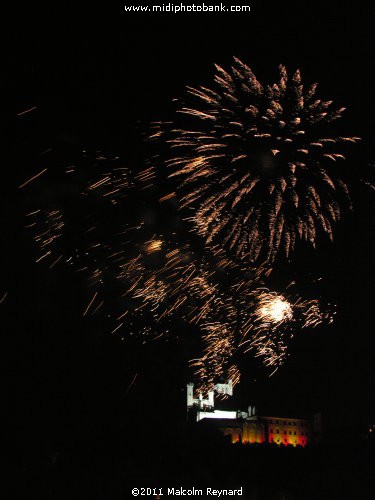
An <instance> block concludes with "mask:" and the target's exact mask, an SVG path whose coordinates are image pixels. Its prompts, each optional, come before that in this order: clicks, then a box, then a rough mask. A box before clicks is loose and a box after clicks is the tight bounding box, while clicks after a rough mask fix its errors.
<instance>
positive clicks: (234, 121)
mask: <svg viewBox="0 0 375 500" xmlns="http://www.w3.org/2000/svg"><path fill="white" fill-rule="evenodd" d="M216 70H217V72H216V75H215V88H214V89H210V88H206V87H200V88H193V87H188V88H187V93H188V97H189V103H188V104H185V105H183V106H182V107H181V108H180V109H179V113H180V115H178V116H181V114H182V115H183V116H184V117H185V119H184V120H183V121H182V125H181V126H176V125H175V128H174V129H173V130H172V131H171V136H170V137H169V139H168V144H169V147H170V151H171V152H172V158H170V159H169V160H168V161H167V165H168V166H169V168H170V169H172V173H171V174H170V177H174V178H176V179H177V180H178V182H179V190H178V193H179V198H180V207H181V208H184V209H190V210H191V211H190V214H191V215H190V217H188V218H189V219H190V221H191V223H192V226H193V228H194V230H195V231H196V232H197V233H198V234H199V235H201V236H203V237H204V239H205V241H206V243H207V244H208V245H211V244H213V243H215V242H220V244H223V245H224V247H225V248H226V249H227V250H229V251H230V252H232V255H235V256H236V258H240V259H242V260H244V259H246V260H247V261H251V262H255V261H257V260H260V259H261V260H263V261H267V262H269V263H272V262H273V261H274V260H275V258H276V256H277V254H278V253H283V254H284V255H286V256H287V257H288V256H289V255H290V253H291V252H292V251H293V249H294V247H295V243H296V241H297V240H298V239H303V240H306V241H308V242H310V243H311V244H312V245H313V246H315V244H316V239H317V234H318V233H319V231H323V232H325V233H326V234H328V236H329V237H330V238H331V239H332V236H333V226H334V224H335V223H336V222H337V221H338V220H339V219H340V217H341V212H342V208H343V206H345V205H346V206H350V197H349V189H348V186H347V184H346V183H345V182H344V180H343V179H342V175H341V173H342V172H340V168H339V163H340V162H342V161H343V160H344V159H345V155H344V150H345V149H346V145H350V143H355V142H357V141H358V140H359V138H358V137H335V136H332V132H330V131H329V129H330V124H331V122H333V121H334V120H336V119H338V118H340V117H341V115H342V113H343V111H344V109H345V108H339V109H336V108H333V106H332V101H323V100H321V99H319V98H318V97H316V87H317V85H316V84H314V85H311V86H310V87H308V88H305V87H304V86H303V85H302V81H301V75H300V72H299V71H298V70H297V71H296V72H295V74H294V75H293V76H292V77H289V76H288V74H287V71H286V69H285V67H284V66H280V68H279V79H278V81H277V82H276V83H274V84H273V85H267V86H263V85H261V84H260V83H259V81H258V80H257V78H256V77H255V75H254V73H253V72H252V70H251V69H250V68H249V67H248V66H246V65H245V64H243V63H242V62H241V61H240V60H239V59H236V58H234V64H233V67H232V68H231V71H229V72H226V71H225V70H224V69H222V68H221V67H220V66H216ZM177 121H178V118H176V122H177ZM186 125H188V127H187V126H186ZM159 129H160V126H159ZM160 135H161V132H160V130H159V132H158V126H157V125H156V126H155V130H154V133H153V136H154V137H160Z"/></svg>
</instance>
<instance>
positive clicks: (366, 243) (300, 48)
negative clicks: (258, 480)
mask: <svg viewBox="0 0 375 500" xmlns="http://www.w3.org/2000/svg"><path fill="white" fill-rule="evenodd" d="M258 3H260V2H258V1H254V2H251V6H252V12H251V13H250V14H234V13H233V14H225V15H224V14H223V15H219V14H217V15H215V14H189V15H188V14H184V15H177V14H167V13H165V14H158V15H156V14H148V15H141V14H138V15H130V14H125V13H123V12H122V7H121V5H120V4H119V6H118V10H116V9H114V8H112V9H110V8H109V7H107V6H106V5H105V4H103V5H102V6H101V10H99V9H98V10H95V9H94V8H91V9H90V10H88V11H87V12H85V13H83V12H77V10H76V8H74V7H73V6H68V7H66V6H64V7H62V6H55V5H54V6H50V7H48V8H47V9H46V10H44V11H37V10H35V9H33V8H32V7H30V8H29V9H30V10H29V11H28V12H26V11H22V13H21V12H20V13H18V14H12V15H10V16H9V19H8V22H7V24H8V27H7V29H6V31H3V32H2V49H3V51H2V53H3V54H2V62H1V83H0V85H1V122H2V136H3V139H5V141H4V146H3V148H2V152H3V160H2V169H1V171H2V182H1V184H0V191H1V200H2V211H1V226H2V230H1V233H0V238H1V247H2V251H3V252H4V253H3V257H2V260H1V262H2V270H1V275H2V276H3V278H2V283H1V287H0V296H2V295H3V293H5V292H6V291H7V292H8V295H7V298H6V300H5V301H4V303H3V304H1V305H0V308H1V309H0V314H1V317H2V328H1V332H2V345H3V348H2V350H1V351H2V363H1V371H2V375H3V379H4V381H5V383H6V385H7V392H6V395H7V396H6V398H5V401H6V414H7V415H8V416H9V422H10V428H11V429H12V433H11V436H12V440H15V441H18V443H19V446H20V449H22V452H21V451H18V452H17V453H20V456H21V457H22V463H23V464H26V463H27V462H28V460H30V458H31V457H35V456H37V457H39V458H38V459H39V460H40V461H41V462H42V461H43V460H44V459H45V460H47V458H45V457H52V456H53V455H54V453H56V452H60V451H61V450H62V449H66V448H67V447H68V448H69V447H70V448H72V449H74V447H75V446H76V444H75V443H76V442H77V440H81V439H84V440H87V441H88V442H93V441H95V440H98V439H99V440H100V439H102V440H103V442H106V443H109V442H110V443H113V442H115V441H116V435H117V434H119V433H121V432H122V431H123V430H124V428H125V429H128V428H134V426H135V423H134V422H136V421H137V418H138V419H141V420H140V421H141V422H143V423H145V422H146V421H147V418H148V417H147V418H146V416H145V413H147V412H149V411H153V416H152V420H153V422H154V425H161V426H162V425H164V424H163V423H165V418H166V417H165V413H164V411H165V410H166V409H168V412H169V415H172V416H170V417H168V418H169V419H170V420H168V425H170V424H171V422H172V421H173V420H172V417H173V419H175V421H179V419H182V420H183V419H184V416H185V414H184V411H185V408H184V404H185V395H184V388H185V383H186V381H187V380H188V378H189V372H188V370H187V365H186V360H187V359H188V356H187V352H186V349H188V347H186V344H184V343H183V342H181V341H180V340H179V339H178V338H176V339H173V338H172V339H170V340H169V342H163V341H161V342H160V343H153V344H152V345H140V346H137V345H136V344H134V343H132V344H131V345H128V344H127V343H126V342H121V341H120V339H119V337H117V336H114V335H109V334H108V332H107V329H106V328H107V327H106V325H105V322H101V321H99V320H95V319H86V318H83V317H82V311H83V310H84V308H85V307H86V305H87V302H88V299H89V293H88V291H87V288H86V284H85V280H84V279H82V278H81V277H80V276H79V275H78V274H77V273H74V272H73V271H71V270H69V269H68V270H66V269H65V268H64V267H63V266H62V267H60V268H57V269H56V270H54V271H50V270H49V269H48V267H47V266H44V265H43V262H41V263H38V264H36V263H35V255H36V253H35V248H34V246H33V244H32V241H31V240H30V237H29V235H28V234H27V232H26V231H25V229H24V225H25V223H24V213H25V210H26V209H27V208H28V207H29V206H30V203H31V202H32V201H34V200H33V199H32V194H31V190H28V189H23V190H22V189H21V190H20V189H18V186H19V185H20V184H22V183H23V182H24V181H25V180H26V179H28V178H29V177H31V176H32V175H33V174H34V173H35V172H38V171H40V170H42V169H43V168H46V167H48V168H50V169H52V170H53V169H54V168H55V169H58V168H60V165H61V164H63V163H64V162H65V161H69V157H70V156H72V155H74V154H76V153H77V151H79V150H81V149H83V148H89V149H90V148H91V149H93V150H105V151H106V152H109V153H112V154H118V155H119V156H122V157H123V158H126V160H127V161H128V162H129V165H131V166H136V165H139V163H140V162H142V161H143V159H144V157H145V151H144V147H145V146H144V145H143V135H142V134H143V132H144V131H145V130H147V126H148V124H149V122H150V121H152V120H159V119H168V116H169V113H170V111H171V109H172V108H171V99H172V98H174V97H178V96H180V95H181V94H182V93H183V89H184V86H185V85H186V84H188V85H190V84H192V85H194V84H196V85H198V84H204V83H208V82H209V81H210V80H211V79H212V76H213V64H214V63H218V64H220V65H223V66H224V67H225V66H228V65H229V64H230V60H231V57H232V56H233V55H235V56H237V57H239V58H241V59H242V60H244V61H245V62H246V63H248V64H249V65H250V66H251V67H252V69H253V70H254V72H255V74H256V75H257V76H258V78H259V79H260V81H270V80H272V78H273V77H275V75H276V69H277V66H278V64H280V63H283V64H285V65H286V66H287V67H288V68H290V70H291V71H292V70H295V69H297V68H299V69H300V70H301V72H302V78H303V81H305V82H306V83H307V82H308V83H313V82H314V81H318V82H319V94H320V95H322V96H324V97H326V98H332V99H334V101H335V103H336V104H338V105H339V106H345V107H347V108H348V111H347V112H346V113H345V115H344V118H343V119H342V120H340V121H341V122H342V123H341V124H340V127H342V130H344V131H345V132H346V133H349V134H352V135H356V136H361V137H362V138H363V140H362V142H361V144H360V145H359V146H358V147H357V148H356V150H355V152H354V154H353V156H352V158H351V159H350V162H349V165H350V168H352V169H353V172H359V171H360V170H361V168H364V167H365V166H366V164H368V163H371V162H374V156H373V152H372V143H373V136H374V120H373V118H374V99H373V89H374V86H375V81H374V80H375V78H374V71H373V61H374V43H373V35H372V33H373V25H374V21H375V16H374V8H373V7H369V6H368V7H365V6H364V4H362V5H359V4H358V3H357V4H351V5H349V4H347V3H346V2H326V3H325V4H324V6H319V5H318V4H317V3H315V2H310V3H309V4H308V5H305V3H303V2H301V4H300V6H299V7H296V6H295V5H293V3H292V2H282V5H280V6H279V7H277V8H275V7H273V6H272V7H271V5H264V6H263V7H259V6H258V5H257V4H258ZM34 106H35V107H36V108H37V109H36V110H35V111H33V112H30V113H28V114H26V115H23V116H17V114H18V113H20V112H22V111H23V110H26V109H29V108H31V107H34ZM49 148H52V149H51V152H49V153H43V152H45V151H46V150H48V149H49ZM44 189H46V190H48V186H45V188H44ZM44 196H46V197H48V192H45V193H44ZM353 198H354V201H355V210H354V211H353V212H352V213H350V214H348V215H347V216H346V217H345V218H344V220H343V221H342V222H340V223H339V225H338V228H337V232H336V237H335V240H334V243H333V244H331V243H329V242H327V241H324V239H323V241H321V242H320V244H319V245H318V248H317V250H316V251H311V250H307V249H303V248H302V247H301V248H300V247H298V249H297V252H296V253H295V255H293V257H292V259H291V263H290V264H288V265H286V264H285V268H282V269H281V270H280V276H282V275H283V274H284V275H290V276H292V277H298V276H299V275H301V276H306V275H308V272H309V271H311V273H314V275H318V274H319V275H321V276H323V277H324V290H323V292H322V293H323V294H324V295H325V298H326V299H328V300H332V301H333V302H335V303H336V304H337V311H338V312H337V316H336V319H335V322H334V324H333V325H331V326H329V327H321V328H319V329H317V330H313V331H311V332H308V333H304V332H303V333H302V334H301V335H300V336H299V337H298V339H297V340H296V342H295V343H294V344H293V346H292V348H291V356H290V358H289V359H288V360H287V362H286V364H285V365H284V366H283V367H282V368H281V369H280V370H279V371H278V372H277V373H276V374H275V375H274V376H273V377H271V378H269V377H268V372H267V371H265V370H261V369H259V370H257V371H256V372H254V370H253V368H252V367H251V368H250V367H248V366H247V365H246V360H242V361H241V368H242V369H243V381H242V383H241V385H240V387H239V388H238V390H237V391H236V393H235V397H234V398H233V399H232V400H230V401H229V403H228V404H229V406H236V405H237V404H238V405H241V406H243V407H246V406H247V405H248V404H249V403H251V402H256V403H257V404H259V405H260V407H262V408H265V409H267V411H269V412H274V413H276V412H278V413H280V414H281V413H287V412H289V413H290V414H293V415H300V414H301V415H311V414H312V413H314V412H317V411H322V412H323V415H324V418H325V422H326V425H327V426H328V427H329V428H332V429H335V428H336V429H337V428H339V429H345V428H355V427H356V426H360V425H364V424H367V423H369V422H371V421H375V405H374V399H373V398H374V382H375V380H374V373H375V372H374V355H373V353H374V348H375V341H374V338H375V337H374V326H373V315H374V307H373V298H374V294H373V281H374V273H373V255H374V254H375V246H374V221H373V211H374V197H373V192H372V194H371V191H370V190H369V189H366V188H365V187H364V186H362V187H361V188H360V189H358V190H357V191H356V192H354V193H353ZM126 216H127V215H126V214H124V217H126ZM179 333H180V332H179ZM135 376H136V380H135V383H134V385H132V386H131V388H130V390H129V384H131V382H132V380H133V378H134V377H135ZM108 446H109V445H108ZM113 446H114V445H113Z"/></svg>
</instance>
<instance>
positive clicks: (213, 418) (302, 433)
mask: <svg viewBox="0 0 375 500" xmlns="http://www.w3.org/2000/svg"><path fill="white" fill-rule="evenodd" d="M220 386H223V387H219V388H217V387H216V386H215V390H216V391H217V392H218V391H220V392H223V393H225V394H227V395H232V389H231V384H220ZM187 408H188V413H189V414H190V415H192V416H194V419H195V420H196V421H197V422H201V421H206V422H208V421H210V423H211V425H212V426H214V427H215V428H216V429H218V430H219V431H221V432H222V433H223V434H224V435H225V436H228V437H229V439H230V441H231V442H232V443H242V444H254V443H273V444H276V445H284V446H288V445H291V446H303V447H304V446H306V445H307V444H308V443H312V442H314V443H316V442H317V441H319V438H320V435H321V418H320V415H319V414H316V415H314V417H313V419H307V418H295V417H282V416H281V417H280V416H268V415H258V414H257V412H256V409H255V406H249V408H248V410H247V411H242V410H235V411H222V410H215V405H214V391H211V392H210V393H209V394H208V398H207V399H204V398H203V397H202V395H198V398H194V397H193V384H188V387H187Z"/></svg>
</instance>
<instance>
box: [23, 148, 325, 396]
mask: <svg viewBox="0 0 375 500" xmlns="http://www.w3.org/2000/svg"><path fill="white" fill-rule="evenodd" d="M76 160H77V161H75V162H73V164H72V163H71V162H69V165H68V166H67V167H66V168H64V170H63V173H62V177H63V179H64V180H63V181H61V180H60V181H59V185H61V184H63V185H64V186H65V194H64V195H61V193H60V194H58V195H56V197H54V196H52V199H53V202H52V203H51V197H48V199H47V200H46V201H45V202H44V203H41V204H40V207H39V208H37V209H32V210H30V211H29V213H28V214H27V216H26V221H27V222H26V227H27V228H28V231H30V232H31V234H32V238H33V240H34V242H35V244H36V246H37V248H38V254H37V256H36V259H35V260H36V261H37V262H45V263H47V265H48V266H49V267H50V268H51V269H52V268H55V267H57V266H61V265H62V264H65V265H68V266H70V267H71V268H72V269H73V270H74V271H76V272H79V273H82V274H83V275H85V276H86V279H87V282H88V285H89V290H88V295H87V299H86V302H85V304H84V305H83V307H82V315H83V316H85V317H93V316H95V317H97V316H98V315H100V316H101V317H105V318H106V321H107V322H108V325H109V326H108V330H109V331H110V332H111V333H113V334H116V335H119V336H120V337H121V338H122V339H124V340H127V339H129V338H130V337H131V336H132V338H133V337H134V338H136V339H138V340H137V341H138V342H142V343H145V342H153V341H155V340H157V339H159V338H168V337H170V336H173V337H175V336H176V332H178V335H180V332H181V324H182V325H185V326H186V327H189V328H186V329H187V330H188V331H189V335H195V336H196V337H197V338H198V340H199V342H198V344H199V346H200V347H199V348H198V352H197V355H196V356H194V359H192V360H191V363H190V364H191V367H192V369H193V372H194V374H195V377H196V389H197V390H198V391H199V392H202V393H206V392H207V391H209V390H212V389H213V387H214V385H215V383H216V382H217V381H228V380H229V379H230V380H232V383H233V385H235V384H236V383H238V382H239V380H240V371H239V368H238V366H237V360H239V359H241V357H242V356H245V355H246V356H255V357H256V358H259V359H260V360H261V361H262V363H263V364H265V365H266V366H271V367H272V369H273V370H275V369H277V367H278V366H279V365H280V364H281V363H282V362H283V361H284V360H285V358H286V356H287V346H288V344H289V342H290V339H291V338H292V337H293V332H295V331H296V330H297V328H302V327H316V326H318V325H319V324H321V323H322V322H323V321H324V322H329V316H328V315H327V314H325V313H323V312H322V311H321V308H320V305H319V302H318V301H317V300H315V299H313V300H305V301H304V300H302V299H300V298H299V297H297V298H296V297H292V296H291V295H290V294H289V293H288V295H286V294H283V293H276V292H270V291H269V290H268V288H267V287H266V285H267V281H268V277H269V274H270V269H269V267H268V266H267V268H266V267H262V266H258V267H257V268H254V267H251V266H249V265H248V264H246V263H244V262H240V263H238V262H237V261H235V260H233V259H231V258H230V257H228V255H227V253H226V252H225V250H224V249H223V248H222V247H221V246H220V245H214V244H211V245H210V248H209V249H204V248H202V246H201V245H200V246H195V244H193V242H192V241H191V238H190V235H189V233H187V234H186V233H185V232H181V231H180V232H179V231H177V233H176V231H175V230H174V229H171V226H170V225H168V224H167V225H166V227H164V229H163V231H161V230H160V229H161V228H160V224H159V223H158V222H157V220H156V222H155V220H154V218H153V217H151V222H150V221H148V220H147V218H148V216H147V214H146V215H145V214H144V212H145V210H144V209H145V207H144V206H140V204H139V193H140V192H141V191H142V193H146V194H143V195H142V199H145V200H146V201H145V202H144V204H145V205H148V204H149V198H147V197H148V196H151V198H152V197H155V198H156V206H161V204H160V203H158V201H159V202H160V199H162V201H164V198H166V199H168V200H169V199H170V196H169V195H167V196H166V197H162V198H161V197H160V191H159V190H158V189H156V190H154V191H155V192H152V195H149V193H150V192H151V191H152V189H151V190H150V188H151V187H152V188H154V187H155V176H154V169H153V168H151V167H148V168H146V169H144V170H142V171H141V172H139V173H137V174H134V173H133V172H132V171H131V170H130V169H129V168H127V167H125V166H124V165H123V162H122V161H121V160H120V159H119V158H118V157H115V156H114V157H108V156H106V155H104V154H103V153H96V154H94V155H93V154H89V153H87V152H84V153H83V155H82V158H80V159H76ZM46 175H47V178H46V177H43V180H42V178H41V179H40V180H38V182H39V183H41V182H51V181H48V175H50V174H49V173H47V174H46ZM37 185H38V183H33V186H34V187H33V189H36V186H37ZM30 186H31V184H30ZM41 191H42V192H44V191H45V185H44V184H42V185H41ZM58 192H59V191H58ZM39 198H40V197H38V199H39ZM146 212H147V211H146ZM124 214H125V215H126V219H125V220H126V223H125V222H124Z"/></svg>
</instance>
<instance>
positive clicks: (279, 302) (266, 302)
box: [257, 294, 293, 323]
mask: <svg viewBox="0 0 375 500" xmlns="http://www.w3.org/2000/svg"><path fill="white" fill-rule="evenodd" d="M257 316H258V318H259V319H260V320H261V321H263V322H266V323H281V322H282V321H286V320H290V319H292V317H293V311H292V308H291V305H290V304H289V302H288V301H287V300H285V299H284V297H282V296H279V295H272V294H265V296H263V297H262V298H261V301H260V307H259V308H258V311H257Z"/></svg>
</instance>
